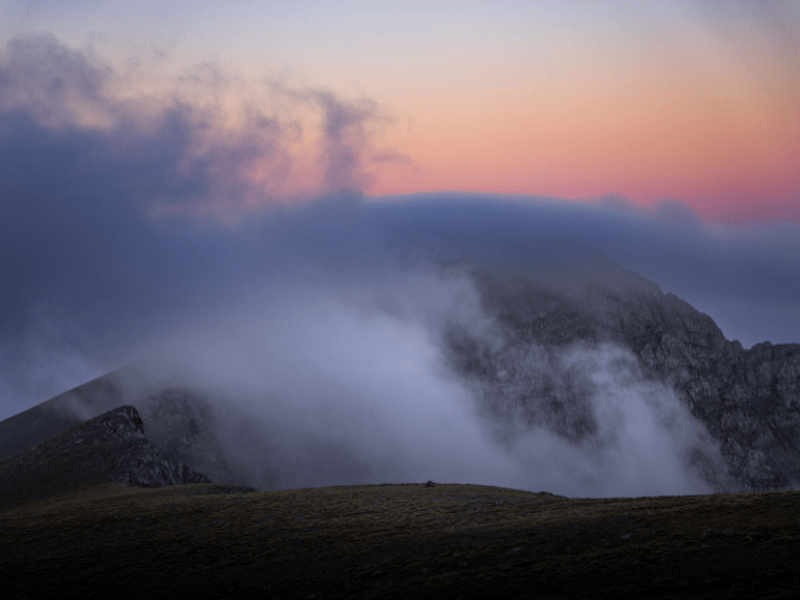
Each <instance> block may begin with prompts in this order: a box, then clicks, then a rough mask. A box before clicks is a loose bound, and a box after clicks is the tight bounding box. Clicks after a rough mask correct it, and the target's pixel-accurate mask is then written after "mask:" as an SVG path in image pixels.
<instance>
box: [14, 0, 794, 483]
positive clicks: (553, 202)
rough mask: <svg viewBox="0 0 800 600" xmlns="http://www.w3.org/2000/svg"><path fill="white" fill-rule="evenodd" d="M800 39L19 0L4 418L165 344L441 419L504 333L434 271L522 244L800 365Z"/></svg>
mask: <svg viewBox="0 0 800 600" xmlns="http://www.w3.org/2000/svg"><path fill="white" fill-rule="evenodd" d="M798 32H800V3H798V2H742V1H734V2H724V3H719V2H701V1H693V2H689V1H672V2H648V1H637V2H612V1H607V2H606V1H598V2H591V3H577V2H574V3H573V2H563V1H562V2H544V1H542V2H511V1H505V2H491V3H489V2H459V3H455V2H435V1H428V2H425V3H416V2H404V3H394V2H380V3H377V2H300V1H294V2H270V3H256V2H245V1H241V2H206V3H204V2H197V1H192V2H188V1H182V0H179V1H176V2H171V3H155V2H102V3H101V2H68V1H65V2H58V1H50V2H18V1H13V0H12V1H7V0H0V164H2V165H3V168H2V169H0V419H3V418H6V417H8V416H10V415H12V414H14V413H16V412H18V411H20V410H23V409H24V408H26V407H29V406H32V405H34V404H36V403H38V402H41V401H43V400H46V399H48V398H50V397H52V396H54V395H55V394H58V393H60V392H63V391H65V390H67V389H70V388H71V387H74V386H76V385H78V384H80V383H83V382H85V381H88V380H89V379H91V378H93V377H97V376H99V375H101V374H103V373H106V372H108V371H109V370H111V369H114V368H118V367H120V366H123V365H125V364H127V363H128V362H130V361H132V360H136V359H138V358H140V357H142V356H145V355H147V354H149V353H151V352H153V349H154V348H156V349H163V348H165V347H171V346H172V345H175V346H176V347H180V348H183V349H186V348H193V349H195V350H197V352H198V353H199V355H201V358H199V359H198V361H199V364H202V365H204V367H206V368H205V370H203V369H201V372H205V371H211V372H214V371H215V368H214V365H220V369H221V371H220V373H225V374H226V375H225V377H227V379H225V378H223V379H224V380H225V381H226V382H227V383H230V381H231V380H233V379H234V378H235V377H236V376H237V375H236V374H237V373H238V374H239V375H241V374H242V369H244V371H245V372H246V373H247V375H248V377H245V379H246V380H247V381H248V382H250V383H252V386H255V388H256V391H254V389H249V392H248V393H249V394H250V395H251V396H253V395H256V396H257V395H258V394H257V389H260V388H258V386H259V385H261V383H259V382H262V383H263V381H262V379H263V378H262V375H261V374H259V371H258V369H259V367H258V366H257V365H258V364H262V363H259V361H260V360H261V361H262V362H263V360H266V358H265V357H269V359H270V360H273V361H277V362H275V364H280V365H282V366H281V368H280V369H278V371H277V372H276V377H277V379H279V380H281V381H284V380H285V385H283V386H282V387H280V389H281V390H283V391H284V392H286V390H294V388H293V387H292V386H299V385H307V386H308V389H309V390H311V391H313V394H312V396H313V397H314V398H316V399H315V400H313V402H317V401H319V402H321V400H319V398H321V397H323V396H325V394H326V393H327V391H328V390H331V389H339V390H340V392H341V393H340V394H333V396H335V397H344V396H347V394H345V392H347V391H348V390H351V391H353V393H352V394H351V396H352V397H353V398H357V399H358V398H360V399H364V398H368V397H370V398H373V399H375V398H379V397H380V395H381V392H380V390H381V389H383V388H382V387H381V386H380V385H378V384H376V382H375V379H374V376H373V375H370V373H373V372H381V373H383V374H384V376H385V380H386V381H387V382H390V383H387V386H390V387H393V389H394V391H392V393H391V394H388V396H387V397H388V398H394V399H397V398H398V392H397V390H403V389H406V388H404V387H403V386H404V385H410V384H408V383H407V382H406V383H403V384H402V385H401V384H399V383H397V382H399V381H405V379H403V378H404V377H405V375H404V373H405V371H403V369H406V368H407V367H408V365H409V364H412V363H414V361H415V360H417V362H419V361H420V360H421V361H423V362H425V361H427V363H426V364H427V366H426V367H425V369H426V370H425V372H424V374H423V375H421V376H420V379H419V381H420V383H419V385H418V386H417V387H418V388H420V389H421V388H422V387H424V388H425V390H426V391H425V394H428V395H429V396H430V397H436V398H441V402H439V403H438V404H434V405H433V406H432V407H427V408H425V410H428V409H430V410H431V411H432V414H437V415H440V414H448V411H450V410H451V408H452V403H453V402H456V403H462V402H463V398H464V397H468V396H469V392H468V391H465V390H463V389H461V388H459V387H458V386H456V388H457V389H456V388H453V387H452V385H453V384H452V382H449V381H446V378H445V380H443V379H442V376H441V373H440V371H439V370H438V369H440V367H441V365H440V364H439V363H440V362H441V360H442V352H441V348H440V347H438V346H437V343H438V342H437V341H436V335H437V334H436V332H437V331H439V329H440V328H441V323H442V322H443V321H444V320H446V319H447V318H450V317H452V316H453V315H455V317H453V318H463V319H465V320H467V321H469V322H470V324H471V326H476V327H477V326H478V325H477V324H479V323H480V322H481V320H482V319H484V318H485V315H482V314H481V311H480V310H479V309H477V308H475V306H472V305H469V302H470V300H469V299H470V298H473V296H474V290H472V288H471V287H470V286H471V284H470V282H469V280H468V279H465V278H464V277H461V276H458V275H453V273H451V272H449V271H447V269H444V267H443V266H442V265H441V264H440V262H437V260H438V259H437V257H439V258H441V256H443V255H444V256H449V255H458V256H461V257H466V259H468V260H471V259H477V258H480V257H485V256H487V255H491V256H492V257H493V258H494V259H498V260H500V261H501V262H502V261H505V262H507V263H509V264H511V263H526V261H527V264H530V261H532V260H533V258H532V256H531V255H529V254H526V252H527V250H526V249H527V248H529V246H530V242H531V240H539V241H540V242H541V243H542V244H545V245H546V244H549V243H550V241H553V242H554V244H555V242H557V244H555V245H554V246H553V247H554V248H555V247H558V248H562V247H570V246H575V247H590V248H593V249H595V250H597V251H600V252H602V253H604V254H605V255H607V256H608V257H609V258H611V259H612V260H614V261H616V262H618V263H619V264H620V265H622V266H623V267H624V268H626V269H630V270H633V271H636V272H637V273H639V274H641V275H642V276H644V277H647V278H649V279H651V280H653V281H654V282H656V283H657V284H658V285H659V286H660V287H661V289H662V290H663V291H664V292H672V293H675V294H676V295H678V296H679V297H681V298H683V299H684V300H686V301H688V302H689V303H690V304H692V305H693V306H695V307H696V308H697V309H698V310H700V311H702V312H705V313H707V314H708V315H710V316H711V317H712V318H713V319H714V320H715V322H716V323H717V324H718V325H719V326H720V328H721V329H722V331H723V333H724V334H725V335H726V337H727V338H728V339H731V340H732V339H738V340H740V341H741V342H742V344H743V345H744V346H745V347H751V346H752V345H754V344H756V343H759V342H762V341H767V340H768V341H771V342H772V343H794V342H800V303H799V302H798V298H800V168H797V166H798V164H799V161H798V157H800V50H799V49H798V48H799V46H798V39H800V36H798ZM443 269H444V270H443ZM473 300H474V298H473ZM473 304H474V302H473ZM243 315H244V317H243ZM448 315H449V316H448ZM221 324H226V326H225V327H223V326H222V325H221ZM271 331H274V332H275V335H274V338H273V337H272V334H271V333H270V332H271ZM256 334H258V335H257V336H256V337H257V339H256V337H254V336H255V335H256ZM320 336H322V337H321V338H320ZM398 336H401V337H402V338H403V340H404V341H403V342H402V343H398V342H397V339H398ZM270 340H273V341H272V342H270ZM206 346H207V347H208V350H207V351H206V350H202V348H204V347H206ZM215 348H219V349H228V350H225V351H224V352H223V351H222V350H214V349H215ZM234 348H235V349H234ZM198 349H201V350H198ZM248 349H249V350H248ZM204 352H205V354H204ZM230 356H236V357H238V358H237V359H236V360H233V359H230V358H229V357H230ZM304 356H305V357H308V358H309V361H310V363H309V366H308V368H309V369H310V372H311V374H308V373H302V374H301V375H298V374H297V373H295V374H294V375H292V374H291V373H292V369H293V368H295V367H292V366H291V365H292V364H295V363H296V361H295V362H292V361H290V360H289V358H292V359H294V358H298V357H304ZM415 356H417V357H418V358H417V359H415V358H414V357H415ZM226 357H227V358H226ZM380 357H384V358H383V359H381V358H380ZM419 357H422V358H419ZM426 357H427V358H426ZM298 360H299V359H298ZM376 361H377V363H376ZM222 365H224V368H222ZM243 365H245V366H246V365H250V366H249V367H247V368H245V366H243ZM365 365H367V366H369V368H367V367H366V366H365ZM370 365H371V366H370ZM398 365H399V366H398ZM404 365H405V366H404ZM437 365H438V366H437ZM412 366H413V365H412ZM195 367H197V365H195ZM334 367H337V368H339V369H340V370H341V373H340V375H338V376H333V375H331V369H333V368H334ZM271 368H272V370H273V371H275V369H276V367H271ZM408 368H411V367H408ZM398 369H399V371H398ZM271 372H272V371H271ZM314 374H316V375H317V376H316V377H315V376H314ZM406 375H407V373H406ZM221 376H222V375H220V377H221ZM278 376H279V377H278ZM348 377H349V378H350V379H348ZM281 378H283V379H281ZM306 379H308V381H306ZM391 382H394V383H391ZM265 385H266V384H265ZM270 385H272V384H270ZM353 385H355V386H356V388H357V389H356V388H352V386H353ZM252 386H251V388H252ZM337 386H338V387H337ZM420 386H421V387H420ZM412 387H413V386H412ZM414 389H417V388H414ZM454 389H455V391H454ZM437 390H438V391H437ZM632 393H633V392H631V391H630V390H627V391H625V392H624V394H623V395H625V397H628V396H630V395H631V394H632ZM659 393H660V392H659ZM287 394H288V397H292V398H293V397H295V396H296V395H297V393H296V392H295V391H291V393H289V392H287ZM437 394H438V395H437ZM634 395H635V394H634ZM347 397H350V396H347ZM298 401H299V400H298ZM373 401H374V402H377V400H373ZM310 402H311V401H310ZM313 402H312V404H313ZM348 402H349V401H348ZM364 402H368V401H367V400H364ZM664 402H666V403H667V404H669V401H668V400H665V401H664ZM348 406H349V405H348ZM376 406H377V405H376ZM425 406H427V405H425ZM458 406H460V407H461V408H459V409H458V410H462V409H463V410H466V409H464V406H463V405H462V404H458ZM670 406H671V405H670ZM448 407H451V408H448ZM373 408H375V407H374V406H373ZM418 408H419V406H417V408H414V407H409V408H408V410H416V409H418ZM287 410H288V409H287ZM298 410H299V409H298ZM353 410H355V409H353ZM375 410H377V411H378V413H379V414H380V415H381V418H383V419H384V421H385V422H389V421H391V420H392V419H395V418H396V417H397V414H395V413H392V412H391V411H388V412H386V411H385V410H384V409H378V408H375ZM453 410H456V409H453ZM648 410H649V409H648ZM286 414H287V415H290V416H291V417H292V418H293V419H300V416H298V415H301V414H305V413H303V412H302V410H301V411H300V412H296V410H295V409H294V408H293V409H292V410H291V411H288V412H287V413H286ZM648 414H650V413H648ZM436 418H440V417H436ZM648 418H649V417H648ZM412 422H413V420H409V421H408V423H407V425H408V426H407V427H404V428H403V430H402V431H403V432H405V433H404V434H403V435H405V434H408V436H411V438H413V435H414V434H413V431H414V428H413V426H412V425H411V423H412ZM465 423H466V424H465V426H469V427H477V426H476V425H475V423H474V422H473V421H471V420H469V419H467V421H465ZM323 429H324V428H323ZM381 431H388V430H387V429H386V428H385V427H384V428H383V429H380V428H379V429H377V430H376V432H381ZM376 435H377V434H376ZM387 435H388V433H387ZM398 435H399V434H398ZM634 437H636V436H634ZM667 437H669V436H667ZM398 439H399V438H398ZM404 439H405V438H404ZM665 439H666V438H665ZM670 439H671V438H670ZM407 441H408V440H406V442H407ZM406 442H400V441H398V442H397V443H398V444H399V445H401V446H402V445H403V444H405V443H406ZM631 443H634V442H631ZM637 443H638V442H637ZM665 443H667V442H665ZM670 443H671V442H670ZM408 444H411V445H412V446H413V443H412V442H408ZM415 460H416V459H415ZM451 466H452V465H451ZM640 467H641V468H640ZM442 468H443V469H444V468H445V467H444V466H443V467H442ZM515 468H516V467H515ZM676 468H677V467H676ZM633 471H634V472H635V473H638V474H641V473H644V472H656V471H657V470H656V471H653V465H652V464H650V463H647V464H643V465H640V466H639V467H636V469H634V470H633ZM634 479H635V477H634ZM678 479H680V477H678ZM683 483H685V482H683ZM683 483H681V485H683ZM626 485H627V484H626ZM570 489H571V491H576V490H577V491H580V489H579V488H570ZM626 489H629V490H633V491H636V490H637V489H638V490H639V491H642V490H643V488H637V487H636V486H635V485H634V486H633V487H632V488H626ZM680 489H685V488H680ZM645 491H646V490H645ZM612 492H613V490H612V489H605V490H604V492H603V493H612Z"/></svg>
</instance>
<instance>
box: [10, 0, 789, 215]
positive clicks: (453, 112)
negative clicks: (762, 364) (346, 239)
mask: <svg viewBox="0 0 800 600" xmlns="http://www.w3.org/2000/svg"><path fill="white" fill-rule="evenodd" d="M0 7H2V8H0V14H2V15H3V17H2V18H0V40H2V42H3V44H2V45H3V46H5V45H6V44H7V43H8V42H9V41H10V40H12V39H15V38H25V36H30V35H31V34H34V35H49V36H52V37H53V38H54V41H56V42H57V43H59V44H61V45H63V46H64V47H66V48H68V49H70V50H72V51H75V52H79V53H82V54H83V55H84V56H86V57H87V60H89V62H90V63H91V64H93V65H95V66H97V65H101V66H102V68H104V69H113V71H114V73H113V75H110V76H109V78H108V80H107V81H105V82H104V84H103V90H102V92H103V94H104V95H105V97H106V98H114V99H116V100H120V99H122V98H126V99H127V100H129V101H130V100H131V99H137V100H138V101H139V102H140V104H141V105H144V104H146V103H149V105H152V104H153V103H159V102H162V103H163V102H169V101H172V100H174V99H175V98H180V100H181V102H183V103H184V104H189V105H193V106H195V107H197V106H202V107H204V108H205V109H209V110H211V108H210V106H211V104H214V106H213V109H214V113H213V123H212V125H213V127H215V128H217V129H218V135H220V136H225V135H227V136H233V135H234V132H235V134H236V135H241V134H242V127H243V123H244V122H245V121H246V117H245V116H243V115H245V114H252V112H253V111H255V112H258V113H260V114H262V115H267V116H275V115H280V117H279V121H280V123H281V124H282V125H283V127H284V133H285V132H286V129H287V127H288V125H287V123H291V124H292V125H299V126H301V128H302V135H301V136H297V137H294V138H292V140H291V141H290V142H285V140H286V138H285V137H284V138H282V139H283V140H284V142H285V143H284V146H283V147H284V148H286V147H287V145H288V146H290V148H289V152H290V154H291V157H292V165H293V166H292V169H291V171H290V172H288V173H287V172H283V173H282V174H281V176H280V177H279V178H278V179H276V175H275V170H274V165H269V164H261V165H254V164H248V165H247V167H246V169H245V170H246V171H247V174H248V177H250V178H251V179H252V180H253V181H255V182H257V184H258V186H259V187H261V188H265V189H266V190H267V192H268V194H267V195H269V196H270V197H271V198H272V199H273V200H280V201H285V200H287V199H292V198H298V197H301V196H303V195H304V194H308V193H312V192H319V191H320V190H322V191H325V189H326V187H327V188H329V187H331V185H334V187H335V184H332V183H331V182H330V181H327V182H323V181H322V179H323V178H324V177H323V175H322V174H321V169H323V167H321V166H320V161H319V160H318V159H319V152H318V149H317V146H318V145H319V143H320V141H319V135H318V134H319V132H318V131H317V129H319V128H321V127H322V128H324V127H325V126H327V125H326V124H325V123H323V124H320V123H319V120H320V119H321V118H323V117H321V116H320V115H321V113H320V112H319V110H317V109H316V108H315V106H313V105H312V104H313V103H314V102H316V103H317V104H319V103H320V102H321V101H322V99H323V97H324V95H326V94H327V95H329V97H332V98H336V99H337V101H339V102H340V103H343V104H344V105H345V106H346V107H347V108H348V110H349V111H350V112H349V113H347V114H346V115H344V118H349V119H361V121H360V123H359V126H358V128H357V129H352V130H350V131H348V132H345V133H346V134H347V135H348V136H351V138H352V137H357V138H358V142H359V143H361V144H363V145H364V146H365V147H366V148H368V151H367V152H366V153H362V154H359V156H358V157H357V158H358V160H359V165H358V170H357V172H355V174H354V178H352V180H348V181H345V182H341V181H340V182H338V183H339V184H342V183H344V184H347V187H358V188H359V189H360V190H361V191H363V192H364V193H366V194H367V195H370V196H383V195H395V194H407V193H415V192H431V191H467V192H490V193H502V194H526V195H539V196H549V197H558V198H566V199H592V198H597V197H603V196H607V195H619V196H624V197H625V198H627V199H628V200H630V201H631V202H633V203H635V204H640V205H645V206H652V205H653V204H654V203H656V202H657V201H659V200H660V199H663V198H671V199H675V200H678V201H680V202H682V203H684V204H686V205H688V206H689V207H690V208H691V210H692V211H693V212H694V214H695V215H696V216H697V217H698V218H700V219H701V220H703V221H706V222H722V223H739V222H743V221H748V220H752V221H758V222H772V221H776V220H777V221H792V220H797V219H800V217H798V208H797V207H798V204H800V197H799V196H798V193H799V190H800V168H798V165H800V159H799V158H798V157H800V41H798V40H800V35H799V33H800V3H798V2H795V1H763V2H757V1H742V0H737V1H730V2H716V1H706V0H670V1H651V0H637V1H635V2H634V1H627V2H625V1H617V0H598V1H592V2H566V1H564V0H560V1H549V0H539V1H527V2H523V1H511V0H504V1H497V2H470V1H459V2H455V1H453V2H444V1H438V0H426V1H425V2H416V1H406V2H394V1H385V2H367V1H328V2H324V1H308V0H300V1H298V0H293V1H291V2H289V1H273V2H250V1H244V0H243V1H228V2H202V1H198V0H176V1H173V2H154V1H140V2H114V1H112V2H86V1H80V2H79V1H67V0H60V1H48V2H31V1H27V0H26V1H19V0H3V2H2V3H0ZM193 77H194V79H192V78H193ZM200 80H202V82H201V83H200V84H198V81H200ZM193 82H194V83H193ZM198 85H200V87H197V86H198ZM192 86H194V87H192ZM212 86H213V88H214V91H213V92H210V89H211V87H212ZM276 90H279V91H280V94H279V96H280V97H276ZM143 98H147V102H144V100H142V99H143ZM309 98H311V100H309ZM75 100H76V101H77V98H76V99H75ZM94 108H95V109H96V108H97V107H94ZM140 108H141V107H140ZM84 110H86V111H90V112H91V111H92V110H93V109H92V107H90V106H86V107H84ZM98 110H99V109H98ZM142 110H144V109H143V108H142ZM96 112H97V111H96ZM83 117H84V118H85V119H86V120H87V121H86V122H90V123H91V122H92V119H94V124H95V125H98V126H109V123H108V121H104V120H103V118H102V116H101V115H99V114H93V115H87V114H85V115H83ZM315 127H316V128H317V129H315ZM245 129H246V127H245ZM315 131H317V133H315ZM234 137H235V136H234ZM351 141H352V140H351ZM266 162H269V161H266ZM315 178H316V179H315ZM317 180H319V182H320V183H318V184H314V183H312V182H313V181H317ZM250 202H251V204H258V203H259V202H262V201H261V200H251V201H250ZM220 203H221V204H220ZM214 210H216V211H224V210H225V207H224V201H222V200H220V199H217V200H215V208H214Z"/></svg>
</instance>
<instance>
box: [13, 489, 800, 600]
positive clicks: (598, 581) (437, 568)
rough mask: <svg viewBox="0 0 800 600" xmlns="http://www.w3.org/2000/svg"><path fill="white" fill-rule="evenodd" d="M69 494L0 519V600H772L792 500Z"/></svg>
mask: <svg viewBox="0 0 800 600" xmlns="http://www.w3.org/2000/svg"><path fill="white" fill-rule="evenodd" d="M231 492H236V490H235V489H233V488H230V487H226V486H219V485H202V484H200V485H187V486H175V487H166V488H151V489H140V488H127V487H121V486H113V485H108V484H103V485H98V486H94V487H87V488H85V489H83V490H77V491H75V490H73V491H70V492H68V493H65V494H62V495H59V496H54V497H50V498H49V499H43V500H40V501H38V502H30V503H27V504H24V505H18V506H16V507H11V508H6V509H4V510H2V511H0V586H2V587H1V588H0V589H2V590H3V595H4V597H7V598H25V597H69V596H71V595H74V596H75V597H81V598H107V597H115V598H139V599H148V600H149V599H151V598H195V597H203V596H206V597H208V596H209V595H210V597H217V598H237V599H241V598H346V597H354V598H355V597H358V598H364V597H367V598H369V597H376V598H377V597H396V598H416V597H423V598H424V597H430V598H434V597H435V598H481V597H493V596H494V597H507V598H508V597H529V598H530V597H536V598H571V597H591V598H598V597H600V598H602V597H614V598H624V597H628V598H674V597H692V598H720V597H741V598H754V597H758V598H778V597H787V598H788V597H790V596H791V595H793V593H795V592H796V590H798V589H800V492H774V493H761V494H737V495H713V496H686V497H660V498H635V499H630V498H623V499H604V500H579V499H568V498H562V497H558V496H553V495H550V494H546V493H539V494H536V493H530V492H521V491H516V490H509V489H502V488H495V487H485V486H475V485H443V484H436V485H435V486H432V487H426V486H425V485H420V484H405V485H371V486H348V487H328V488H315V489H301V490H288V491H280V492H252V493H231Z"/></svg>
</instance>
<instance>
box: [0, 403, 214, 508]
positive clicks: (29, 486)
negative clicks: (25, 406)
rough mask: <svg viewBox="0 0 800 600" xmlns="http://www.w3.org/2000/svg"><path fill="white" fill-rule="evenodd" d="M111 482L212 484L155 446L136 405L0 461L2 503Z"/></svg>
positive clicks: (94, 420) (158, 484)
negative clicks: (145, 432)
mask: <svg viewBox="0 0 800 600" xmlns="http://www.w3.org/2000/svg"><path fill="white" fill-rule="evenodd" d="M109 482H114V483H117V484H120V485H127V486H136V487H161V486H170V485H182V484H190V483H210V481H209V479H208V478H207V477H205V476H204V475H201V474H199V473H196V472H194V471H192V470H191V469H190V468H189V467H187V466H186V465H184V464H182V463H180V462H177V461H175V460H174V459H172V458H171V457H169V456H167V455H166V454H164V453H163V452H162V451H161V450H159V449H158V448H156V447H155V446H153V444H151V443H150V442H149V441H148V439H147V438H146V437H145V434H144V424H143V422H142V419H141V418H140V417H139V413H138V412H137V410H136V409H135V408H134V407H132V406H122V407H120V408H117V409H115V410H112V411H109V412H107V413H104V414H102V415H100V416H99V417H95V418H94V419H90V420H89V421H86V422H85V423H83V424H81V425H78V426H76V427H72V428H70V429H67V430H66V431H62V432H61V433H59V434H56V435H55V436H53V437H51V438H49V439H47V440H44V441H42V442H40V443H38V444H35V445H33V446H31V447H30V448H28V449H27V450H25V451H24V452H21V453H18V454H16V455H14V456H12V457H11V458H9V459H7V460H5V461H3V462H0V490H3V491H2V492H1V493H0V504H7V503H8V502H9V501H16V502H19V501H21V500H23V499H28V500H33V499H39V498H42V497H45V496H48V495H51V494H57V493H62V492H64V491H68V490H74V489H80V488H82V487H87V486H91V485H95V484H98V483H109ZM6 496H10V497H6Z"/></svg>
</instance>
